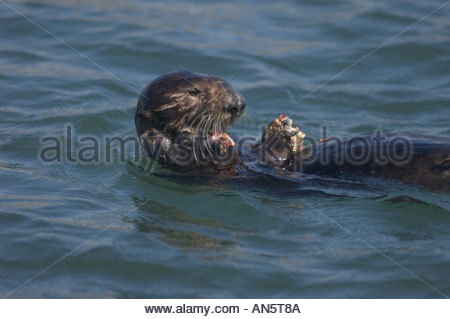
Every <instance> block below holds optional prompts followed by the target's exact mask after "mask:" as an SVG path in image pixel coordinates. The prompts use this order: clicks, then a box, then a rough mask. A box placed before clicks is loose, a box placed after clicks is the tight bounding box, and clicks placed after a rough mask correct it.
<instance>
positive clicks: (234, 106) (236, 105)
mask: <svg viewBox="0 0 450 319" xmlns="http://www.w3.org/2000/svg"><path fill="white" fill-rule="evenodd" d="M246 106H247V103H246V102H245V99H244V97H243V96H242V95H240V94H236V96H234V97H233V98H232V100H231V102H230V104H229V105H228V108H227V109H228V112H229V113H231V114H233V115H235V114H240V113H242V112H243V111H244V109H245V107H246Z"/></svg>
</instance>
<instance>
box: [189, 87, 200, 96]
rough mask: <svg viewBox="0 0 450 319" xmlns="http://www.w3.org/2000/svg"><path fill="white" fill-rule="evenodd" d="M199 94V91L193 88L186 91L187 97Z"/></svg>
mask: <svg viewBox="0 0 450 319" xmlns="http://www.w3.org/2000/svg"><path fill="white" fill-rule="evenodd" d="M200 92H201V91H200V90H199V89H197V88H193V89H190V90H189V91H188V94H189V95H198V94H199V93H200Z"/></svg>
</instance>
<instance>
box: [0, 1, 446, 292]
mask: <svg viewBox="0 0 450 319" xmlns="http://www.w3.org/2000/svg"><path fill="white" fill-rule="evenodd" d="M436 9H437V10H436ZM449 14H450V4H446V2H445V0H439V1H438V0H433V1H431V0H430V1H412V0H410V1H388V0H378V1H374V0H373V1H368V0H358V1H356V0H353V1H352V0H347V1H339V2H335V1H328V0H321V1H317V0H314V1H313V0H309V1H285V2H282V3H277V2H275V1H249V2H240V1H227V2H222V1H208V2H206V1H204V2H203V1H175V2H170V3H168V2H166V1H161V2H158V1H145V0H130V1H123V0H108V1H100V0H90V1H83V0H67V1H57V0H41V1H37V0H36V1H28V0H20V1H11V0H0V242H1V244H0V295H1V296H3V297H8V298H172V297H178V298H207V297H209V298H229V297H230V298H234V297H240V298H252V297H253V298H259V297H267V298H272V297H277V298H443V297H445V296H449V295H450V277H449V273H450V198H449V196H448V195H449V194H448V193H445V192H439V191H432V190H429V189H426V188H422V187H418V186H414V185H404V184H402V183H400V182H396V181H391V180H383V179H377V178H367V177H361V178H359V179H349V180H342V179H333V178H328V179H327V178H323V179H322V180H321V182H320V184H317V183H315V182H309V180H308V179H307V178H306V179H304V180H300V181H299V180H295V179H293V178H290V177H289V176H276V175H268V176H267V178H266V179H263V180H261V179H255V180H253V179H252V178H251V177H250V176H248V177H244V178H234V179H228V180H223V179H216V178H212V179H198V178H188V177H186V178H174V177H173V176H172V177H170V176H169V175H165V174H155V171H154V172H153V173H149V172H146V170H145V169H143V167H144V166H145V159H142V160H141V161H140V162H138V163H136V162H135V161H134V160H133V149H132V147H131V149H130V148H129V147H128V148H126V149H124V150H121V149H120V148H119V147H118V146H117V145H114V147H113V150H112V158H113V160H112V161H111V162H110V163H107V162H106V161H104V160H100V161H99V162H98V163H81V162H80V161H75V162H71V161H69V160H68V159H67V158H66V159H64V160H62V161H61V162H52V163H47V162H45V161H42V159H41V158H40V152H41V151H42V149H43V148H44V147H45V146H46V145H48V144H46V143H43V141H42V139H43V138H44V137H52V136H53V137H55V138H58V139H61V140H65V138H64V137H65V136H66V132H67V131H66V130H67V127H68V126H70V127H71V130H72V135H73V140H74V141H75V142H76V141H77V140H79V139H80V138H82V137H87V136H91V137H96V138H98V139H99V140H100V144H99V147H100V148H102V149H103V148H104V146H105V142H104V140H105V138H106V137H123V138H125V137H133V136H135V128H134V109H135V105H136V101H137V99H138V96H139V92H140V91H141V90H142V88H143V87H144V86H145V85H146V84H147V83H148V82H149V81H151V80H152V79H154V78H155V77H156V76H158V75H160V74H162V73H165V72H168V71H171V70H179V69H184V70H193V71H197V72H203V73H209V74H216V75H219V76H221V77H223V78H225V79H227V80H229V81H230V83H231V84H232V85H233V86H234V88H235V89H236V90H238V91H239V92H240V93H242V94H243V95H244V96H245V98H246V100H247V104H248V112H247V115H246V117H245V118H244V119H242V120H240V121H238V122H237V123H236V124H235V125H233V128H232V129H231V132H232V133H233V134H235V135H237V136H255V137H258V136H259V135H260V131H261V126H262V125H266V124H267V123H269V122H270V121H271V120H272V119H273V118H274V117H276V116H278V114H280V113H284V114H288V115H289V116H291V117H292V118H294V119H296V120H297V121H298V122H299V123H300V124H301V126H302V129H303V130H304V131H305V132H306V133H307V135H309V136H319V135H320V132H321V130H322V128H323V127H324V126H325V127H326V128H327V132H328V135H329V136H331V135H334V136H349V135H355V134H362V133H372V132H375V131H378V130H379V131H381V132H383V133H411V134H423V135H428V136H436V137H446V138H448V137H450V108H449V106H450V89H449V88H450V74H449V71H450V32H449V31H450V19H449V18H448V17H449ZM79 144H80V143H79ZM89 145H90V144H89ZM68 149H69V145H68V144H67V142H62V143H61V150H62V152H63V153H66V151H67V150H68ZM72 151H73V150H72ZM75 155H76V154H75ZM122 155H123V156H124V159H125V160H123V161H121V160H120V157H121V156H122ZM156 172H158V169H156Z"/></svg>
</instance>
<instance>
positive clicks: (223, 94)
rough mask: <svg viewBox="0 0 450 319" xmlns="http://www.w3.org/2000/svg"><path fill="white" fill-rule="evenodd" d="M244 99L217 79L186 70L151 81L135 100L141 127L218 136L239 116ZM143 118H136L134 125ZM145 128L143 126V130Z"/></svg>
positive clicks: (228, 85) (242, 108) (176, 133)
mask: <svg viewBox="0 0 450 319" xmlns="http://www.w3.org/2000/svg"><path fill="white" fill-rule="evenodd" d="M245 107H246V102H245V99H244V98H243V97H242V95H240V94H239V93H237V92H236V91H234V90H233V88H232V87H231V85H230V84H229V83H228V82H227V81H225V80H223V79H221V78H220V77H217V76H212V75H205V74H200V73H192V72H187V71H182V72H174V73H169V74H165V75H162V76H160V77H158V78H157V79H155V80H154V81H153V82H151V83H150V84H149V85H148V86H147V87H146V88H145V89H144V90H143V91H142V94H141V96H140V98H139V101H138V110H137V113H136V114H137V115H138V113H139V112H140V113H141V114H142V113H146V116H145V119H147V120H150V121H151V123H147V125H144V126H146V127H149V126H151V127H153V128H156V129H158V130H160V131H163V132H166V133H167V134H169V135H171V136H176V135H179V134H181V133H184V132H188V133H192V134H194V133H198V132H200V133H202V134H203V135H207V134H210V135H211V134H220V133H224V132H225V131H226V129H227V127H229V126H230V125H231V124H232V123H233V121H234V120H235V119H236V118H238V117H239V116H241V115H242V113H243V112H244V110H245ZM145 119H137V122H136V125H140V124H144V123H138V120H139V121H141V122H142V121H143V120H145ZM143 128H144V127H143Z"/></svg>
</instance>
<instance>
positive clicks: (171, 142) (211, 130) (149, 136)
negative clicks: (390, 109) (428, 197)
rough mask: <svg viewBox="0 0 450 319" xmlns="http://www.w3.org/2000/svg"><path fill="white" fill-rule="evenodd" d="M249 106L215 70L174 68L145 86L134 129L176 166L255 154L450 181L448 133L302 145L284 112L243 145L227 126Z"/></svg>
mask: <svg viewBox="0 0 450 319" xmlns="http://www.w3.org/2000/svg"><path fill="white" fill-rule="evenodd" d="M245 108H246V101H245V99H244V97H243V96H242V95H241V94H239V93H238V92H236V91H235V90H234V89H233V88H232V86H231V85H230V84H229V83H228V82H227V81H225V80H223V79H221V78H220V77H218V76H213V75H205V74H200V73H193V72H189V71H179V72H172V73H168V74H165V75H162V76H160V77H158V78H156V79H155V80H154V81H152V82H151V83H150V84H148V85H147V86H146V87H145V88H144V90H143V91H142V93H141V95H140V97H139V100H138V103H137V109H136V113H135V124H136V130H137V134H138V136H139V139H140V141H141V144H142V145H143V147H144V149H145V151H146V153H147V154H148V155H149V157H150V158H152V159H153V160H157V161H158V162H160V163H161V164H163V165H165V166H168V167H170V168H172V169H175V170H181V171H186V170H188V171H196V172H198V173H202V174H211V173H212V174H219V173H223V172H224V171H225V172H228V173H230V172H231V173H232V174H233V173H236V172H237V171H239V168H245V169H247V170H248V169H249V168H248V165H247V163H248V161H249V160H250V159H251V160H252V161H257V162H259V163H261V164H263V165H264V164H265V165H269V166H271V167H276V168H279V169H282V170H285V171H291V172H299V173H303V174H316V175H327V176H330V175H331V176H342V175H346V174H354V173H358V174H360V173H364V174H368V175H373V176H379V177H384V178H392V179H398V180H401V181H403V182H405V183H411V184H418V185H423V186H428V187H431V188H436V189H443V190H449V189H450V143H448V141H444V142H442V141H437V140H426V139H406V138H402V139H399V140H396V139H398V137H387V138H386V137H383V138H379V139H377V138H376V137H373V138H372V137H369V136H367V137H358V138H357V141H355V138H353V139H346V140H343V141H340V140H339V141H338V143H335V141H329V140H324V141H320V142H319V143H314V141H313V143H310V144H307V145H304V144H303V138H304V137H305V134H304V133H303V132H302V131H301V129H300V127H299V125H298V124H297V123H296V122H295V121H293V120H291V119H290V118H289V117H287V116H285V115H281V116H280V117H279V118H276V119H275V120H274V121H273V122H272V123H270V124H269V125H268V127H267V129H265V130H264V132H263V135H262V137H261V139H260V141H259V142H257V143H255V144H254V145H252V146H251V147H250V149H249V150H243V149H241V148H240V147H239V148H237V147H235V142H234V141H233V140H232V139H231V138H230V136H229V135H228V134H227V129H228V128H229V127H230V126H231V124H232V123H233V121H234V120H235V119H237V118H238V117H239V116H241V115H242V114H243V112H244V111H245ZM378 137H379V136H378ZM399 141H400V142H401V143H397V142H399ZM240 146H241V144H240ZM398 154H400V157H398ZM395 156H397V157H396V158H393V157H395Z"/></svg>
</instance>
